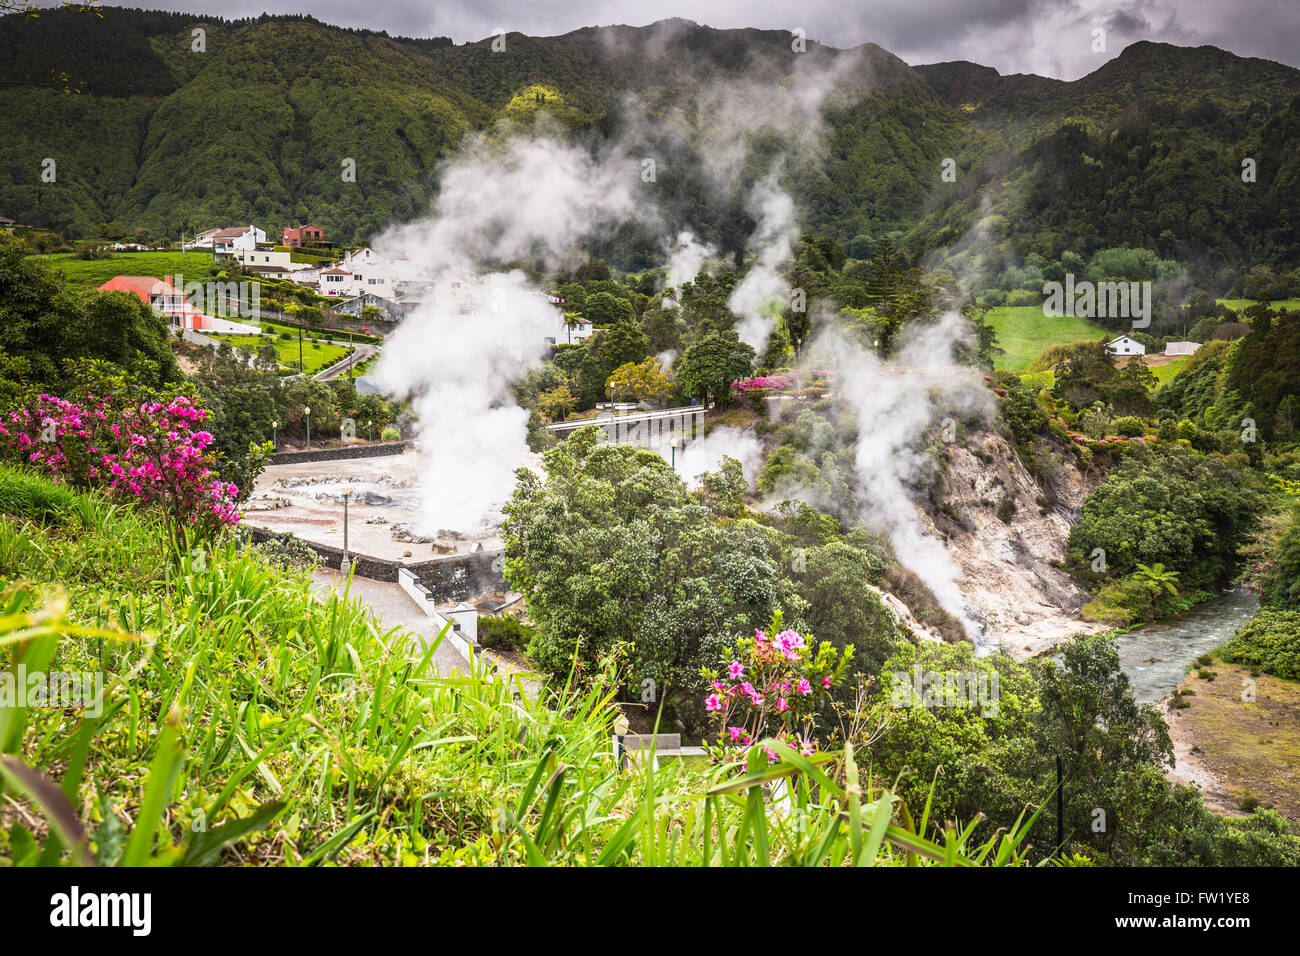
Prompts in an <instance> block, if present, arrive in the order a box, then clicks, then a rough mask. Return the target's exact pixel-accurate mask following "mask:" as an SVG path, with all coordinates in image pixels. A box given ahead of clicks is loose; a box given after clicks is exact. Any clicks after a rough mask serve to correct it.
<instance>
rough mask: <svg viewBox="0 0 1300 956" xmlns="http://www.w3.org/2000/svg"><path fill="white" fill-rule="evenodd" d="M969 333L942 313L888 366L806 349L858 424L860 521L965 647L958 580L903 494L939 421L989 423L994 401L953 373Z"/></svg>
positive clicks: (973, 380) (819, 347) (907, 338)
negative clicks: (817, 357) (930, 598)
mask: <svg viewBox="0 0 1300 956" xmlns="http://www.w3.org/2000/svg"><path fill="white" fill-rule="evenodd" d="M969 334H970V331H969V324H968V323H967V322H966V320H965V319H963V318H962V317H961V316H960V315H958V314H957V313H955V312H950V313H948V314H947V315H945V316H943V318H941V319H940V320H939V321H938V322H935V323H933V324H930V325H921V326H912V327H909V328H908V329H907V330H906V332H905V334H904V339H903V341H902V343H901V348H900V349H899V351H898V352H897V354H896V357H895V358H894V359H893V360H892V361H882V360H881V359H880V358H878V357H877V356H876V355H875V354H874V353H872V352H869V351H866V350H864V349H862V348H861V347H859V346H858V345H856V344H854V343H853V342H851V341H850V340H848V339H847V338H846V337H844V336H841V335H839V334H838V333H835V332H830V333H828V334H826V335H824V336H822V337H821V338H819V340H818V342H817V343H816V344H815V346H814V348H813V352H814V353H816V354H821V355H823V356H824V357H825V358H824V361H825V362H826V364H825V365H823V366H822V367H825V368H830V369H832V370H833V371H834V374H835V394H836V397H837V398H838V399H839V401H841V402H842V403H844V404H845V405H846V406H847V407H848V408H849V409H851V410H852V411H853V412H854V413H855V414H856V416H857V418H858V440H857V447H856V448H855V450H854V466H855V470H856V473H857V480H858V492H859V495H858V498H859V501H860V502H861V507H862V519H863V521H864V522H865V523H866V524H868V525H871V526H874V527H877V528H880V529H882V530H884V531H885V532H886V533H887V534H888V536H889V540H890V543H891V544H892V545H893V548H894V552H895V554H896V556H897V557H898V560H899V562H900V563H901V564H902V565H903V566H904V567H906V568H909V569H910V570H912V571H913V572H915V573H916V574H917V576H918V577H920V578H921V580H923V581H924V582H925V583H926V585H927V586H928V587H929V588H930V590H931V591H932V592H933V593H934V596H935V598H936V599H937V600H938V601H939V604H940V605H941V606H942V607H943V608H944V610H946V611H947V612H948V613H950V614H952V615H953V616H954V617H956V618H957V619H958V620H960V621H961V622H962V624H963V626H964V627H965V628H966V633H967V634H968V635H970V636H971V637H972V639H974V638H977V637H978V633H979V631H978V628H977V627H976V625H975V624H974V623H973V622H972V621H971V620H970V619H969V617H968V616H967V614H966V609H965V606H964V604H963V601H962V596H961V591H960V590H959V589H958V587H957V583H956V582H957V579H958V578H959V577H960V576H961V572H960V570H959V569H958V567H957V565H956V563H955V562H954V561H953V559H952V557H951V556H950V555H949V554H948V551H947V548H946V547H945V546H944V543H943V542H942V541H941V540H939V539H938V538H936V537H933V536H932V535H928V534H926V532H925V529H924V527H923V525H922V523H921V519H920V516H919V515H918V513H917V509H916V505H915V504H914V503H913V501H912V498H911V496H910V494H909V487H911V486H913V485H914V483H915V481H916V479H917V477H918V476H919V475H921V473H922V472H923V470H924V468H925V465H926V461H925V455H924V451H923V448H924V445H925V442H926V439H927V437H928V436H929V434H930V433H931V431H932V430H933V429H934V428H935V427H937V426H939V425H940V424H941V421H942V418H943V417H944V416H953V417H954V418H969V417H976V416H988V415H990V414H992V411H993V400H992V398H991V397H990V395H989V392H988V389H986V388H985V387H984V385H983V382H982V380H981V378H980V376H979V374H978V373H977V372H975V371H974V370H973V369H970V368H968V367H965V366H962V365H960V364H958V362H957V360H956V357H955V352H956V350H957V349H958V348H959V347H960V346H961V345H962V344H964V343H965V342H967V341H968V337H969Z"/></svg>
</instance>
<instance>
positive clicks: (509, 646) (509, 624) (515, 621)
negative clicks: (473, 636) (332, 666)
mask: <svg viewBox="0 0 1300 956" xmlns="http://www.w3.org/2000/svg"><path fill="white" fill-rule="evenodd" d="M536 633H537V629H536V628H534V627H533V626H532V625H531V624H525V623H524V622H523V621H521V620H519V618H517V617H480V618H479V621H478V642H479V643H480V644H482V645H483V646H484V647H490V648H491V649H492V650H496V651H522V650H523V649H524V648H525V647H527V646H528V642H529V641H531V640H532V639H533V635H534V634H536Z"/></svg>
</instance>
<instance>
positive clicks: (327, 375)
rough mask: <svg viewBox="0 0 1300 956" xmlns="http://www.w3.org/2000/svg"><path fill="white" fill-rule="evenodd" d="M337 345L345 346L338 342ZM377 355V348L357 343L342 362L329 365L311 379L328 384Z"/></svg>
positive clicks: (343, 343)
mask: <svg viewBox="0 0 1300 956" xmlns="http://www.w3.org/2000/svg"><path fill="white" fill-rule="evenodd" d="M338 344H340V345H346V344H347V343H346V342H340V343H338ZM378 354H379V346H377V345H366V344H364V343H359V344H357V346H356V347H355V350H354V351H353V353H352V354H351V355H348V356H345V357H344V358H343V359H342V360H340V361H338V362H335V363H334V364H333V365H331V366H330V367H329V368H327V369H325V370H324V371H322V372H317V373H316V374H315V376H313V377H314V378H315V379H316V381H318V382H328V381H330V380H331V379H335V378H339V377H340V376H342V375H344V374H346V372H347V370H348V369H350V368H352V367H353V366H356V365H360V364H361V363H362V362H364V361H365V360H366V359H368V358H370V356H372V355H378Z"/></svg>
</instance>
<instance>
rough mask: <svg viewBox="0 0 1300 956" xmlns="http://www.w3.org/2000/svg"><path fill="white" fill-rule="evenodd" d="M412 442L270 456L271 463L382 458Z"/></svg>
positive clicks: (402, 450) (397, 451)
mask: <svg viewBox="0 0 1300 956" xmlns="http://www.w3.org/2000/svg"><path fill="white" fill-rule="evenodd" d="M412 444H413V443H412V442H411V441H409V440H407V441H385V442H374V443H373V444H365V445H340V446H338V447H337V448H319V449H312V450H311V451H282V452H277V453H276V454H274V455H272V456H271V462H270V463H271V464H272V465H294V464H299V463H302V462H311V461H344V460H346V459H349V458H382V457H384V456H385V455H400V454H402V452H404V451H406V449H408V448H410V447H411V445H412Z"/></svg>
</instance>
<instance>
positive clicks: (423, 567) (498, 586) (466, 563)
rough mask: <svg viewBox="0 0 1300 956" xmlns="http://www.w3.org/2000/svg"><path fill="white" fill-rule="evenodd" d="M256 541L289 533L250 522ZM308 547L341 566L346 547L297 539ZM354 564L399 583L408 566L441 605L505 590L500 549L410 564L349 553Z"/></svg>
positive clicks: (358, 571)
mask: <svg viewBox="0 0 1300 956" xmlns="http://www.w3.org/2000/svg"><path fill="white" fill-rule="evenodd" d="M247 530H248V532H249V534H250V535H251V536H252V539H253V540H254V541H259V542H260V541H270V540H273V539H279V540H283V539H285V538H287V537H288V536H289V532H275V531H270V530H268V529H266V528H258V527H254V526H252V525H249V526H248V528H247ZM297 540H299V541H301V542H302V543H303V544H305V545H306V546H307V547H309V548H311V549H312V550H313V551H315V552H316V553H317V554H318V555H320V557H321V560H322V563H323V564H324V565H325V567H327V568H333V569H334V570H336V571H337V570H338V569H339V565H340V564H342V563H343V549H342V548H336V547H334V546H333V545H329V544H321V543H320V542H318V541H309V540H307V539H306V538H298V539H297ZM348 558H349V559H350V560H351V561H352V563H353V572H352V573H353V574H357V575H360V576H361V577H363V578H370V579H372V580H374V581H391V582H393V583H400V580H399V578H398V575H397V572H398V570H399V569H401V568H406V569H407V570H408V571H410V572H411V573H412V574H414V575H415V576H416V577H417V578H419V580H420V583H421V584H423V585H424V587H425V588H427V589H428V591H429V594H430V596H431V597H432V599H433V600H434V601H436V602H437V603H439V604H447V603H458V602H460V601H466V600H469V599H471V598H474V597H476V596H478V595H480V594H487V593H489V592H491V591H504V590H506V581H505V576H504V575H503V574H502V569H503V568H504V566H505V557H504V553H503V551H502V550H501V549H499V548H497V549H494V550H492V551H476V552H474V553H473V554H449V555H446V556H445V557H439V558H431V559H430V560H428V561H418V562H415V563H412V564H407V563H405V562H403V561H393V560H390V559H387V558H376V557H372V556H371V555H368V554H358V553H356V552H355V551H350V552H348Z"/></svg>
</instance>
